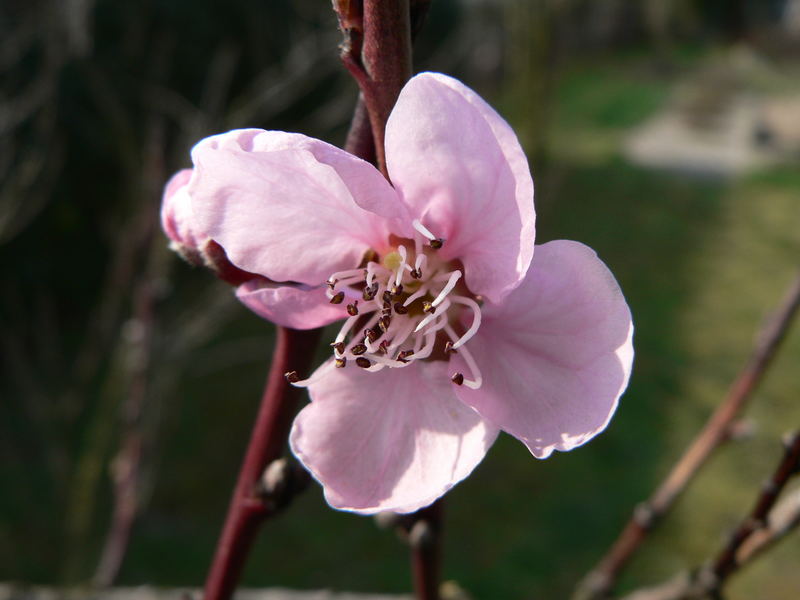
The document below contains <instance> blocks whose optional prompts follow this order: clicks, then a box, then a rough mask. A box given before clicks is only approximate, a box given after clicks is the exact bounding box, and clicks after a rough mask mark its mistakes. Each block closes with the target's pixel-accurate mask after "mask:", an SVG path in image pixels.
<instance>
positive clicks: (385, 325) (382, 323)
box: [378, 315, 392, 333]
mask: <svg viewBox="0 0 800 600" xmlns="http://www.w3.org/2000/svg"><path fill="white" fill-rule="evenodd" d="M391 324H392V317H390V316H389V315H383V316H382V317H381V318H380V319H378V327H380V328H381V331H382V332H384V333H386V331H388V329H389V325H391Z"/></svg>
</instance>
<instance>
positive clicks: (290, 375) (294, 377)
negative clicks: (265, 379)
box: [283, 371, 300, 383]
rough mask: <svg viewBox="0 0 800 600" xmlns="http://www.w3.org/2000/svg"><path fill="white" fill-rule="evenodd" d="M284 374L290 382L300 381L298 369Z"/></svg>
mask: <svg viewBox="0 0 800 600" xmlns="http://www.w3.org/2000/svg"><path fill="white" fill-rule="evenodd" d="M283 376H284V377H285V378H286V381H288V382H289V383H297V382H298V381H300V375H298V374H297V371H287V372H286V373H284V374H283Z"/></svg>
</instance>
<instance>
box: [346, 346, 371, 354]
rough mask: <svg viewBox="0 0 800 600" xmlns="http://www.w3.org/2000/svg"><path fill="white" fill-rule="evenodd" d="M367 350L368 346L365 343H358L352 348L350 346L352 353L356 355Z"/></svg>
mask: <svg viewBox="0 0 800 600" xmlns="http://www.w3.org/2000/svg"><path fill="white" fill-rule="evenodd" d="M366 351H367V347H366V345H364V344H356V345H355V346H353V347H352V348H350V353H351V354H353V355H355V356H360V355H361V354H364V353H365V352H366Z"/></svg>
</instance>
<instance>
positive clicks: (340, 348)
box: [331, 342, 344, 354]
mask: <svg viewBox="0 0 800 600" xmlns="http://www.w3.org/2000/svg"><path fill="white" fill-rule="evenodd" d="M331 347H332V348H333V349H334V351H335V352H336V353H337V354H344V342H332V343H331Z"/></svg>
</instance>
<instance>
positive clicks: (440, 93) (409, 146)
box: [386, 73, 535, 302]
mask: <svg viewBox="0 0 800 600" xmlns="http://www.w3.org/2000/svg"><path fill="white" fill-rule="evenodd" d="M386 161H387V169H388V171H389V176H390V177H391V180H392V182H393V184H394V186H395V188H396V189H397V190H398V191H399V193H400V195H401V196H402V198H403V200H404V201H405V203H406V204H407V205H408V206H409V207H410V209H411V212H412V213H413V214H414V215H415V216H416V217H417V218H419V219H420V220H421V221H422V223H423V224H424V225H425V226H426V227H427V228H428V229H430V230H431V231H432V232H433V233H434V234H435V235H437V236H440V237H443V238H445V239H446V243H445V245H444V247H443V248H442V249H441V250H440V251H439V252H440V253H441V255H442V257H443V258H444V259H445V260H451V259H454V258H460V259H461V260H462V262H463V263H464V267H465V270H466V273H465V279H466V282H467V285H468V286H469V288H470V289H471V290H472V291H473V292H474V293H476V294H480V295H482V296H484V297H486V298H488V299H489V300H491V301H493V302H499V301H500V300H501V299H502V298H503V297H504V296H505V295H506V294H508V293H509V292H510V291H511V290H512V289H514V288H515V287H516V286H517V285H518V284H519V283H520V281H521V280H522V279H523V278H524V276H525V273H526V271H527V270H528V266H529V265H530V261H531V257H532V256H533V240H534V234H535V213H534V209H533V180H532V179H531V175H530V170H529V168H528V161H527V159H526V158H525V154H524V152H523V151H522V148H521V147H520V145H519V142H518V140H517V137H516V136H515V135H514V132H513V131H512V130H511V128H510V127H509V126H508V124H507V123H506V122H505V121H504V120H503V119H502V118H501V117H500V116H499V115H498V114H497V113H496V112H495V111H494V110H493V109H492V108H491V107H490V106H489V105H488V104H486V102H484V101H483V100H482V99H481V98H480V97H479V96H478V95H477V94H476V93H475V92H473V91H472V90H470V89H469V88H468V87H466V86H465V85H464V84H462V83H461V82H459V81H457V80H455V79H452V78H451V77H447V76H445V75H441V74H439V73H422V74H420V75H417V76H416V77H414V78H412V79H411V80H410V81H409V82H408V83H407V84H406V86H405V87H404V88H403V90H402V92H401V93H400V97H399V98H398V100H397V104H396V105H395V107H394V110H393V111H392V113H391V115H390V116H389V120H388V122H387V124H386Z"/></svg>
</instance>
